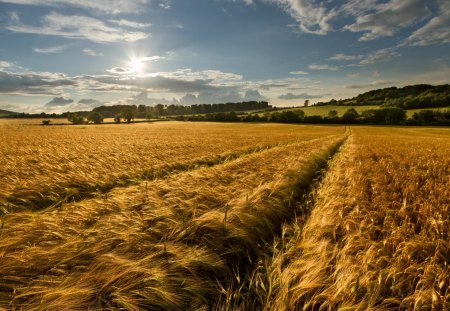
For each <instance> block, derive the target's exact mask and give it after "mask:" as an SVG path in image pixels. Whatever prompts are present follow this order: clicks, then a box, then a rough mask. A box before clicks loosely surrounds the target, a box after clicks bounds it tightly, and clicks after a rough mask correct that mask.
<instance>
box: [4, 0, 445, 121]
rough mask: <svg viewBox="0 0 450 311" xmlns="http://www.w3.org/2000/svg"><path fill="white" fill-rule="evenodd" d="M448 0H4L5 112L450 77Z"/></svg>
mask: <svg viewBox="0 0 450 311" xmlns="http://www.w3.org/2000/svg"><path fill="white" fill-rule="evenodd" d="M449 55H450V1H447V0H426V1H425V0H383V1H381V0H346V1H343V0H341V1H332V0H329V1H314V0H135V1H126V0H97V1H90V0H78V1H77V0H0V109H8V110H13V111H25V112H41V111H46V112H61V111H67V110H71V111H74V110H88V109H92V107H95V106H99V105H103V104H106V105H112V104H124V103H127V104H146V105H154V104H157V103H163V104H187V105H188V104H197V103H220V102H227V101H242V100H269V101H270V103H271V104H273V105H278V106H298V105H302V104H303V103H304V101H305V100H306V99H308V100H310V102H317V101H324V100H329V99H331V98H335V99H339V98H346V97H351V96H354V95H357V94H359V93H362V92H364V91H367V90H370V89H375V88H382V87H388V86H404V85H408V84H416V83H429V84H443V83H449V80H450V67H449V64H450V60H449Z"/></svg>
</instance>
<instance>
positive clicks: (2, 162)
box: [0, 122, 450, 310]
mask: <svg viewBox="0 0 450 311" xmlns="http://www.w3.org/2000/svg"><path fill="white" fill-rule="evenodd" d="M0 138H1V141H2V144H1V146H0V167H1V172H0V174H1V175H0V185H1V187H0V216H1V219H0V222H1V223H0V228H1V229H0V310H1V309H5V310H445V309H449V308H450V289H449V287H450V271H449V266H448V264H449V258H450V220H449V205H450V190H449V189H450V180H449V178H450V157H449V155H450V129H448V128H412V127H411V128H395V127H389V128H387V127H344V126H303V125H279V124H225V123H187V122H186V123H181V122H159V123H149V124H147V123H142V124H131V125H99V126H93V125H90V126H52V127H43V126H37V125H23V124H19V123H14V124H13V123H7V122H2V123H1V124H0Z"/></svg>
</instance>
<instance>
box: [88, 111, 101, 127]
mask: <svg viewBox="0 0 450 311" xmlns="http://www.w3.org/2000/svg"><path fill="white" fill-rule="evenodd" d="M87 119H88V121H91V122H93V123H95V124H101V123H102V122H103V116H102V115H101V114H100V113H98V112H97V111H93V112H91V113H90V114H89V115H88V117H87Z"/></svg>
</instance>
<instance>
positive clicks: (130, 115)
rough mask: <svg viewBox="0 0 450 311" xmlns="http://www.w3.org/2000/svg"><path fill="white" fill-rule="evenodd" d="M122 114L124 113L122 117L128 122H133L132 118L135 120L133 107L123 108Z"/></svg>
mask: <svg viewBox="0 0 450 311" xmlns="http://www.w3.org/2000/svg"><path fill="white" fill-rule="evenodd" d="M121 115H122V118H123V119H125V121H126V122H127V123H131V120H134V118H135V113H134V111H133V110H132V109H125V110H122V113H121Z"/></svg>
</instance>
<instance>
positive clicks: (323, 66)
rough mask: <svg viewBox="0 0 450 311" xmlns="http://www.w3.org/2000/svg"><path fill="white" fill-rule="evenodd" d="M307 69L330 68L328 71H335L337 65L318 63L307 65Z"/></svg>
mask: <svg viewBox="0 0 450 311" xmlns="http://www.w3.org/2000/svg"><path fill="white" fill-rule="evenodd" d="M308 68H309V69H312V70H330V71H337V70H338V69H339V67H338V66H330V65H325V64H323V65H320V64H312V65H309V66H308Z"/></svg>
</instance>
